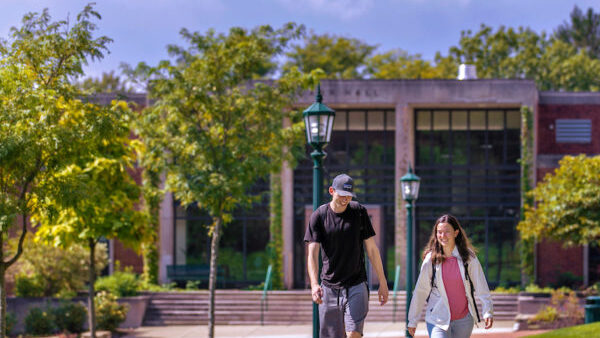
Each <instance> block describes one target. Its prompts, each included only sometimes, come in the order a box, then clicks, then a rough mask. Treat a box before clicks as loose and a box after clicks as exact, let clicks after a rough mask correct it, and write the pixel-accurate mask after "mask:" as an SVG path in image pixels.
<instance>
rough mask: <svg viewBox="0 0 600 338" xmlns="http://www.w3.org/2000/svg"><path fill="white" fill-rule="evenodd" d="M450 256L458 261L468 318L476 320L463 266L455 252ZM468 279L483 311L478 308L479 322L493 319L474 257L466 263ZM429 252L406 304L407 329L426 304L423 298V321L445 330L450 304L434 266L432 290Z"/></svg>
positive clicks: (415, 323) (455, 249)
mask: <svg viewBox="0 0 600 338" xmlns="http://www.w3.org/2000/svg"><path fill="white" fill-rule="evenodd" d="M452 256H454V257H456V258H457V260H458V268H459V269H460V275H461V276H462V278H463V285H464V286H465V293H466V296H467V301H468V304H469V312H470V313H471V316H473V318H475V320H477V315H476V314H475V306H474V305H473V301H474V300H473V299H471V285H470V284H469V281H467V280H465V267H464V265H463V260H462V258H461V257H460V254H459V253H458V249H457V248H456V247H454V250H453V251H452ZM468 268H469V276H470V277H471V280H472V282H473V287H474V288H475V297H477V298H479V300H481V303H482V305H483V308H482V309H481V308H480V309H479V314H480V315H483V316H482V319H487V318H491V317H493V316H494V310H493V305H492V297H491V295H490V289H489V288H488V284H487V281H486V280H485V275H484V274H483V269H482V268H481V264H480V263H479V260H478V259H477V257H471V259H470V260H469V265H468ZM431 274H432V264H431V253H428V254H427V256H425V259H424V260H423V265H421V272H420V273H419V278H418V279H417V284H416V285H415V290H414V291H413V296H412V300H411V302H410V308H409V311H408V327H417V322H418V321H419V319H420V317H421V311H422V310H423V306H424V305H425V303H426V302H427V296H429V295H430V292H431V296H430V297H429V302H427V311H426V313H425V321H426V322H428V323H431V324H433V325H435V326H437V327H439V328H441V329H443V330H448V327H449V326H450V305H449V304H448V295H447V294H446V289H445V288H444V282H443V280H442V265H441V264H437V265H436V266H435V285H436V287H435V288H433V289H432V288H431Z"/></svg>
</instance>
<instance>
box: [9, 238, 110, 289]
mask: <svg viewBox="0 0 600 338" xmlns="http://www.w3.org/2000/svg"><path fill="white" fill-rule="evenodd" d="M11 244H16V243H11ZM107 251H108V250H107V248H106V246H105V245H99V246H97V247H96V252H95V253H94V257H95V260H96V263H95V270H96V271H97V272H98V273H99V272H100V271H102V269H104V268H105V267H106V265H107V263H108V252H107ZM89 257H90V253H89V251H88V249H87V247H86V246H82V245H78V244H74V245H70V246H69V247H67V248H61V247H56V246H54V245H49V244H46V243H39V242H35V241H33V240H32V239H30V237H28V238H27V239H25V243H24V249H23V256H22V257H21V259H20V260H19V261H18V262H17V263H16V264H15V265H13V266H12V267H11V268H10V269H9V270H8V280H13V281H14V280H15V277H18V276H27V278H31V279H32V280H34V281H38V282H39V287H40V291H42V294H41V295H40V297H62V296H74V295H76V294H77V292H79V291H82V290H84V288H85V285H86V282H87V280H88V275H89V266H88V264H87V263H88V262H89Z"/></svg>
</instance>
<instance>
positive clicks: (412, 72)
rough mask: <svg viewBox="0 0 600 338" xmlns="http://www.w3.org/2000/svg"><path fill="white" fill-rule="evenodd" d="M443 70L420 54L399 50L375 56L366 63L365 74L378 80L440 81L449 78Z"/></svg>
mask: <svg viewBox="0 0 600 338" xmlns="http://www.w3.org/2000/svg"><path fill="white" fill-rule="evenodd" d="M442 69H443V68H438V67H436V66H435V65H433V64H432V63H431V62H429V61H426V60H423V59H422V58H421V55H419V54H416V55H410V54H408V53H407V52H406V51H403V50H401V49H398V50H392V51H389V52H386V53H383V54H376V55H373V57H371V58H369V59H368V60H367V61H366V70H365V73H366V74H368V76H369V77H372V78H376V79H439V78H444V77H447V76H446V74H444V73H443V71H442ZM454 73H455V72H454ZM454 76H455V74H452V75H451V77H454Z"/></svg>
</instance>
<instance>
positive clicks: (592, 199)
mask: <svg viewBox="0 0 600 338" xmlns="http://www.w3.org/2000/svg"><path fill="white" fill-rule="evenodd" d="M559 164H560V166H559V167H558V168H557V169H556V170H555V171H554V173H553V174H548V175H546V177H544V180H543V182H541V183H539V184H538V185H537V186H536V187H535V189H533V190H532V191H531V192H530V194H531V196H532V197H533V201H534V202H533V203H534V205H527V206H526V208H525V219H524V220H522V221H521V222H519V225H518V226H517V229H518V230H519V231H520V232H521V235H522V237H523V238H524V239H528V238H535V237H539V238H551V239H554V240H558V241H561V242H562V243H564V244H565V245H567V246H574V245H581V244H588V243H590V242H592V243H593V242H596V243H600V156H594V157H587V156H586V155H579V156H576V157H573V156H565V157H564V158H563V159H562V160H561V161H560V163H559Z"/></svg>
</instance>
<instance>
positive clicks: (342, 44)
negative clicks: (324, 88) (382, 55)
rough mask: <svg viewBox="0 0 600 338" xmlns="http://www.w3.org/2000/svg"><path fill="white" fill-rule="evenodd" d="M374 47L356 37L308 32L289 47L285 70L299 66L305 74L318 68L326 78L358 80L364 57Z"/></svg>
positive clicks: (371, 51) (365, 61)
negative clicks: (301, 42)
mask: <svg viewBox="0 0 600 338" xmlns="http://www.w3.org/2000/svg"><path fill="white" fill-rule="evenodd" d="M375 48H377V46H374V45H369V44H366V43H364V42H362V41H360V40H358V39H354V38H345V37H340V36H335V35H328V34H323V35H317V34H314V33H311V34H310V35H308V36H305V37H304V41H303V44H296V45H294V46H292V51H289V52H288V53H286V55H287V57H288V58H289V60H288V62H287V63H286V65H285V66H284V69H289V68H290V67H294V66H295V67H298V69H300V71H303V72H305V73H307V72H311V71H313V70H316V69H318V68H320V69H321V70H323V72H324V73H325V76H326V77H328V78H335V79H360V78H362V77H363V74H362V73H363V68H364V67H365V65H366V63H367V59H368V58H369V56H370V55H371V54H372V53H373V51H374V50H375Z"/></svg>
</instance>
